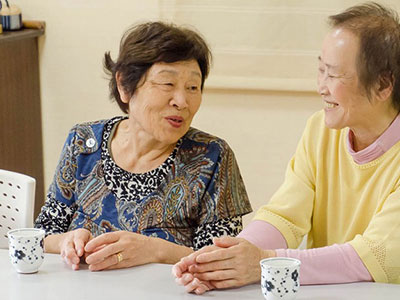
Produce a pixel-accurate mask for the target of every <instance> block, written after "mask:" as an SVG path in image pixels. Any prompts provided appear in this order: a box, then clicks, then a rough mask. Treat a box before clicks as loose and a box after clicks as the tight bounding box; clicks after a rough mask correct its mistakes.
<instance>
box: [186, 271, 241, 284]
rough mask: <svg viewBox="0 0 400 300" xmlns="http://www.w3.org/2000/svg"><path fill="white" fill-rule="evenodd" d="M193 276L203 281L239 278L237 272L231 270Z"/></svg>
mask: <svg viewBox="0 0 400 300" xmlns="http://www.w3.org/2000/svg"><path fill="white" fill-rule="evenodd" d="M193 275H194V277H195V278H198V279H199V280H201V281H221V280H228V279H235V276H237V272H236V271H235V270H234V269H230V270H218V271H213V272H205V273H195V274H193Z"/></svg>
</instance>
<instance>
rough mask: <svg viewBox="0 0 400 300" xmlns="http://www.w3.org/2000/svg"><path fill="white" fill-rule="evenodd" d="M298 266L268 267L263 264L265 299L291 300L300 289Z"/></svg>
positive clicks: (262, 276)
mask: <svg viewBox="0 0 400 300" xmlns="http://www.w3.org/2000/svg"><path fill="white" fill-rule="evenodd" d="M297 269H298V265H294V266H289V267H267V266H264V265H263V264H261V290H262V293H263V295H264V297H265V299H268V300H270V299H271V300H272V299H274V300H275V299H282V300H289V299H294V298H295V297H296V293H297V291H298V289H299V287H300V283H299V281H300V280H299V272H298V270H297Z"/></svg>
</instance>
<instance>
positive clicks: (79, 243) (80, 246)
mask: <svg viewBox="0 0 400 300" xmlns="http://www.w3.org/2000/svg"><path fill="white" fill-rule="evenodd" d="M85 242H86V241H84V240H83V239H81V238H79V237H76V238H75V239H74V244H75V252H76V254H77V255H78V257H81V256H82V255H83V253H84V247H85Z"/></svg>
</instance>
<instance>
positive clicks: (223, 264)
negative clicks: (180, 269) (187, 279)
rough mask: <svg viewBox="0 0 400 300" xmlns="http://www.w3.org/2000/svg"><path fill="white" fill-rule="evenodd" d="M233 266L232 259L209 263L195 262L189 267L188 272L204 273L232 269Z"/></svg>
mask: <svg viewBox="0 0 400 300" xmlns="http://www.w3.org/2000/svg"><path fill="white" fill-rule="evenodd" d="M234 266H235V264H234V262H233V260H232V259H225V260H218V261H212V262H209V263H202V264H195V265H191V266H190V267H189V272H190V273H204V272H212V271H217V270H227V269H232V268H233V267H234Z"/></svg>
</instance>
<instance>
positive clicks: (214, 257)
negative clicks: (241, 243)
mask: <svg viewBox="0 0 400 300" xmlns="http://www.w3.org/2000/svg"><path fill="white" fill-rule="evenodd" d="M232 257H234V253H233V251H232V248H222V249H221V248H219V249H217V250H214V251H212V252H207V253H202V254H199V256H197V258H196V262H197V263H209V262H213V261H220V260H225V259H230V258H232Z"/></svg>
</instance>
